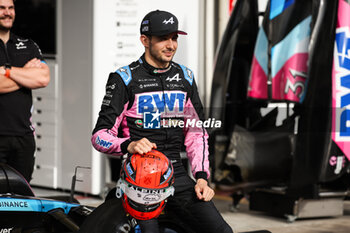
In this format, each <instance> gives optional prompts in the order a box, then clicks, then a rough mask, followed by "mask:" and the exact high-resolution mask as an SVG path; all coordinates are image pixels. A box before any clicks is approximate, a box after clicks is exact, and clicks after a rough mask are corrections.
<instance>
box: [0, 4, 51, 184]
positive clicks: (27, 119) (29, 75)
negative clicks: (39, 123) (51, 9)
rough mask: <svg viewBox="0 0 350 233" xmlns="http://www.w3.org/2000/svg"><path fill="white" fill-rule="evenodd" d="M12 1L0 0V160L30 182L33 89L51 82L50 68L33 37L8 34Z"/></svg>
mask: <svg viewBox="0 0 350 233" xmlns="http://www.w3.org/2000/svg"><path fill="white" fill-rule="evenodd" d="M14 20H15V6H14V0H0V39H1V40H0V163H7V164H8V165H10V166H12V167H13V168H15V169H16V170H18V171H19V172H20V173H21V174H22V175H23V176H24V178H25V179H26V180H27V181H28V182H29V181H30V180H31V177H32V173H33V167H34V152H35V140H34V128H33V126H32V124H31V109H32V104H33V103H32V91H31V90H32V89H36V88H42V87H45V86H47V85H48V83H49V81H50V70H49V67H48V66H47V64H46V63H45V62H44V60H43V57H42V54H41V51H40V49H39V47H38V45H36V44H35V43H34V42H33V41H32V40H30V39H25V38H21V37H19V36H17V35H15V34H13V33H11V31H10V30H11V28H12V26H13V22H14Z"/></svg>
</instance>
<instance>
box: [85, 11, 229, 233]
mask: <svg viewBox="0 0 350 233" xmlns="http://www.w3.org/2000/svg"><path fill="white" fill-rule="evenodd" d="M140 32H141V36H140V40H141V43H142V44H143V46H144V47H145V53H144V54H143V55H142V56H141V58H140V59H139V60H137V61H135V62H133V63H131V64H130V65H128V66H125V67H122V68H119V69H118V70H117V71H116V72H115V73H111V74H110V75H109V79H108V81H107V85H106V94H105V96H104V99H103V103H102V106H101V111H100V113H99V118H98V120H97V123H96V126H95V129H94V130H93V135H92V138H91V141H92V144H93V146H94V147H95V149H96V150H98V151H100V152H103V153H107V154H112V155H117V156H121V155H123V154H126V153H130V154H133V153H139V154H144V153H147V152H149V151H151V149H153V148H154V149H157V150H159V151H161V152H162V153H163V154H165V155H166V156H167V157H168V158H169V160H170V161H171V163H172V164H173V167H174V177H175V182H174V187H175V194H174V196H173V197H170V198H168V203H167V206H166V208H168V209H171V210H172V211H173V212H175V213H176V214H177V215H178V217H179V218H181V219H182V220H183V221H184V222H185V223H186V224H187V225H188V226H190V227H191V228H192V229H193V230H194V231H195V232H222V233H226V232H232V229H231V228H230V226H229V225H228V224H227V223H226V222H225V220H224V219H223V218H222V216H221V215H220V213H219V212H218V211H217V209H216V207H215V206H214V204H213V202H212V201H211V199H212V198H213V196H214V191H213V190H212V189H211V188H210V187H209V186H208V178H209V176H210V172H209V161H208V153H209V152H208V135H207V132H206V130H205V129H204V127H203V126H202V124H201V123H203V121H204V114H203V107H202V104H201V101H200V98H199V95H198V91H197V86H196V82H195V79H194V75H193V73H192V71H191V70H190V69H188V68H187V67H185V66H183V65H179V64H177V63H175V62H173V61H172V59H173V56H174V55H175V52H176V49H177V45H178V43H177V38H178V34H184V35H186V33H185V32H183V31H179V30H178V21H177V18H176V17H175V16H174V15H173V14H171V13H169V12H165V11H159V10H157V11H152V12H150V13H148V14H147V15H146V16H145V17H144V19H143V20H142V23H141V28H140ZM184 147H185V150H186V154H187V157H188V160H189V162H190V165H191V170H192V173H193V176H194V177H195V179H196V182H195V181H194V180H193V179H191V178H190V176H188V174H187V172H186V170H185V168H184V166H183V164H182V162H181V158H180V152H181V151H182V150H184ZM140 225H141V230H142V232H148V231H149V232H158V229H157V228H158V227H157V226H158V225H157V220H156V219H153V220H148V221H141V223H140Z"/></svg>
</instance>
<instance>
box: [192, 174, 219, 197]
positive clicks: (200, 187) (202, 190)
mask: <svg viewBox="0 0 350 233" xmlns="http://www.w3.org/2000/svg"><path fill="white" fill-rule="evenodd" d="M194 190H195V192H196V194H197V198H198V199H199V200H203V201H210V200H211V199H212V198H213V197H214V195H215V192H214V190H213V189H212V188H210V187H209V186H208V181H206V180H205V179H201V178H200V179H198V180H197V184H196V185H195V186H194Z"/></svg>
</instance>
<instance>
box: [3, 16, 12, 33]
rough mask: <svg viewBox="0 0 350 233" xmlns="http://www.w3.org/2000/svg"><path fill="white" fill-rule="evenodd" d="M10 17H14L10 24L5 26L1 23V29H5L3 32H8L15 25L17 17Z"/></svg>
mask: <svg viewBox="0 0 350 233" xmlns="http://www.w3.org/2000/svg"><path fill="white" fill-rule="evenodd" d="M6 18H8V17H1V18H0V20H2V19H6ZM10 19H12V23H11V25H10V26H4V25H3V24H1V23H0V31H3V32H8V31H10V30H11V28H12V26H13V23H14V22H15V18H14V17H10Z"/></svg>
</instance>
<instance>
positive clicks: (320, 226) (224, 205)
mask: <svg viewBox="0 0 350 233" xmlns="http://www.w3.org/2000/svg"><path fill="white" fill-rule="evenodd" d="M34 193H35V194H36V196H39V197H43V196H45V197H47V196H54V195H69V194H68V193H64V192H60V191H55V190H47V189H41V188H37V187H36V188H34ZM75 198H76V199H78V200H79V202H80V203H81V204H85V205H90V206H98V205H99V204H100V203H101V202H102V201H103V200H102V199H101V198H96V197H90V196H80V195H76V196H75ZM214 202H215V204H216V206H217V208H218V210H219V211H220V212H221V214H222V215H223V217H224V219H225V220H226V221H227V223H228V224H229V225H230V226H231V227H232V229H233V230H234V232H245V231H256V230H269V231H271V232H272V233H350V201H345V202H344V214H343V216H340V217H331V218H316V219H299V220H296V221H295V222H293V223H288V222H287V219H286V218H282V217H281V218H279V217H273V216H268V215H267V214H265V213H262V212H257V211H251V210H249V202H248V201H247V200H246V199H242V200H241V202H240V204H239V209H238V211H237V212H232V211H231V199H230V198H229V197H227V196H223V195H216V196H215V197H214Z"/></svg>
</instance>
